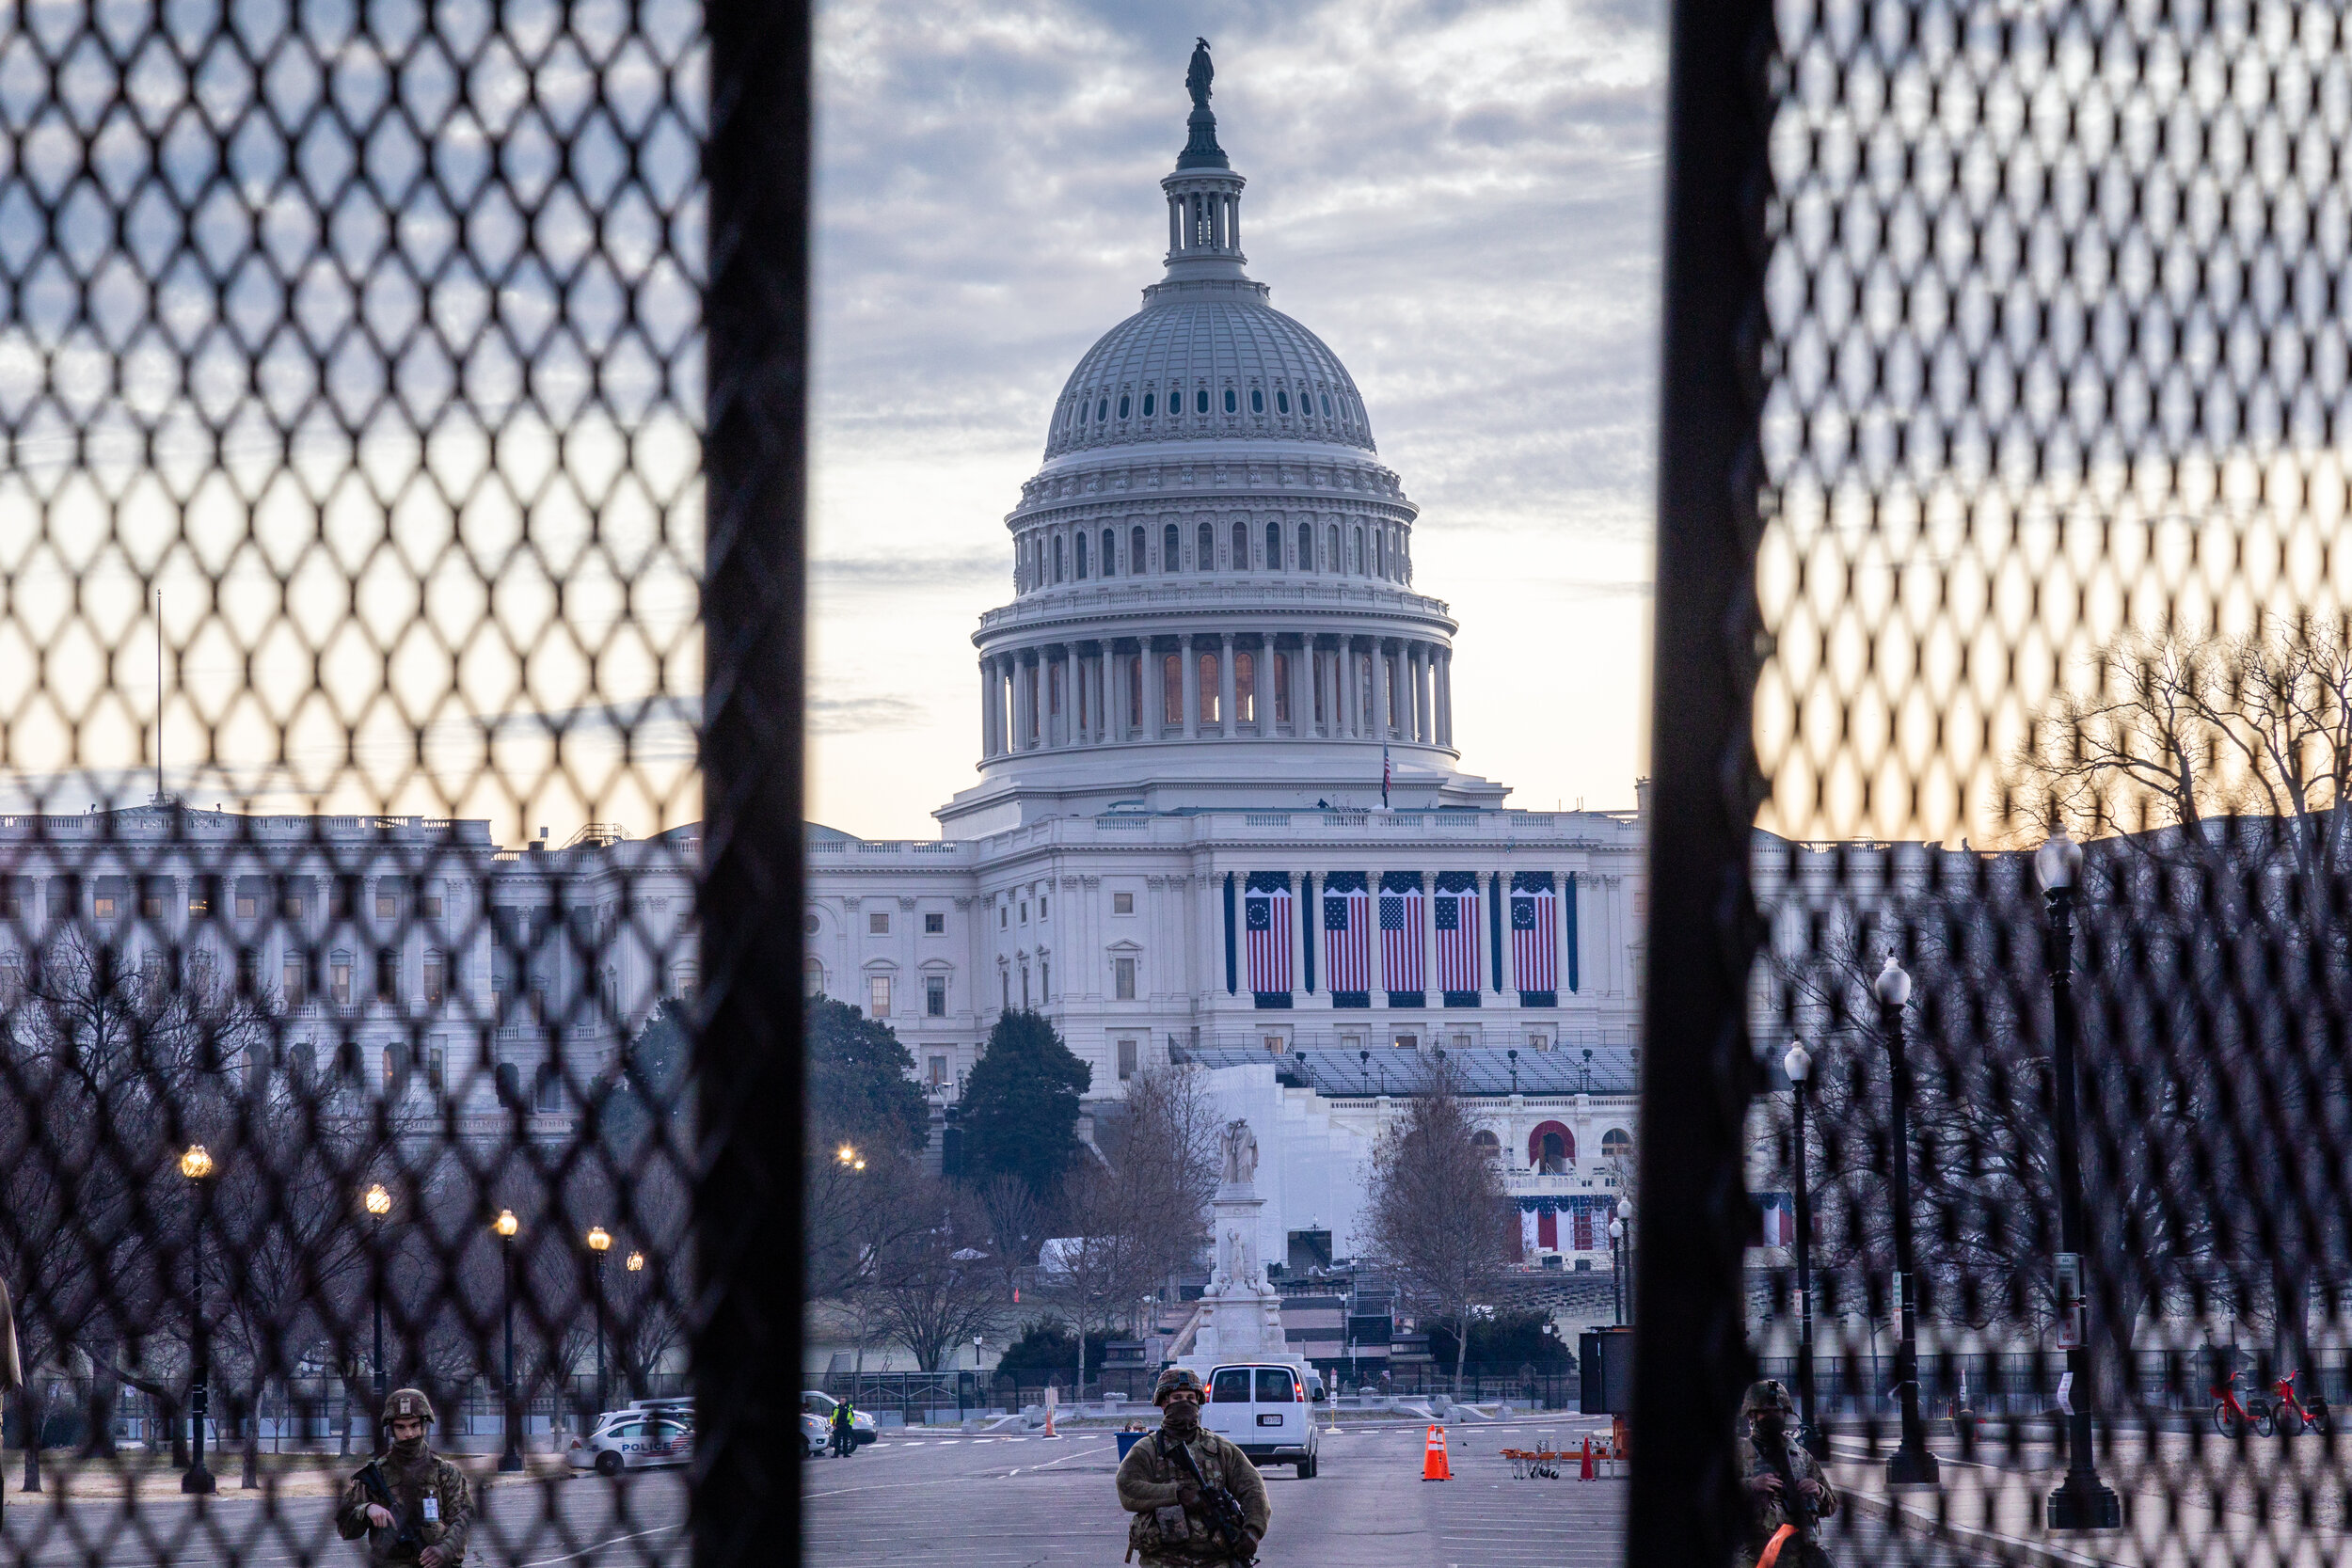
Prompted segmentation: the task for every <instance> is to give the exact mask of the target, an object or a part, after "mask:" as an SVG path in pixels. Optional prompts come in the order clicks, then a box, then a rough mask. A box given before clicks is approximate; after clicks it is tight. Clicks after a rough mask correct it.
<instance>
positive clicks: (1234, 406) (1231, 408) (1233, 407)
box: [1225, 387, 1241, 414]
mask: <svg viewBox="0 0 2352 1568" xmlns="http://www.w3.org/2000/svg"><path fill="white" fill-rule="evenodd" d="M1240 407H1241V404H1240V402H1239V400H1237V399H1236V398H1235V397H1234V396H1233V389H1232V388H1231V387H1228V388H1225V412H1227V413H1228V414H1232V413H1237V412H1239V410H1240Z"/></svg>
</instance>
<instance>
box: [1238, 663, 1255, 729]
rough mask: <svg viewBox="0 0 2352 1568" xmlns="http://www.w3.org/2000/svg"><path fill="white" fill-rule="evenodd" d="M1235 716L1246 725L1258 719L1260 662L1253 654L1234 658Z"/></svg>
mask: <svg viewBox="0 0 2352 1568" xmlns="http://www.w3.org/2000/svg"><path fill="white" fill-rule="evenodd" d="M1233 716H1234V718H1236V719H1238V720H1239V721H1241V722H1243V723H1245V724H1249V723H1254V722H1256V721H1257V718H1258V660H1257V657H1256V656H1255V655H1253V654H1235V655H1234V656H1233Z"/></svg>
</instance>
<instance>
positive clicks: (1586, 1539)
mask: <svg viewBox="0 0 2352 1568" xmlns="http://www.w3.org/2000/svg"><path fill="white" fill-rule="evenodd" d="M1603 1424H1604V1423H1602V1422H1599V1421H1597V1420H1590V1419H1586V1418H1582V1417H1579V1416H1575V1415H1572V1414H1571V1415H1557V1416H1549V1417H1545V1418H1538V1419H1533V1420H1527V1421H1514V1422H1494V1423H1483V1422H1482V1423H1478V1424H1474V1425H1470V1424H1466V1425H1462V1426H1457V1427H1455V1428H1454V1430H1453V1434H1452V1437H1451V1439H1450V1451H1451V1456H1452V1467H1453V1470H1454V1476H1455V1479H1454V1481H1447V1482H1423V1481H1422V1480H1421V1467H1422V1443H1423V1437H1424V1433H1425V1432H1426V1428H1425V1427H1424V1426H1422V1425H1419V1424H1415V1425H1409V1426H1406V1425H1393V1426H1391V1425H1383V1426H1377V1427H1368V1426H1356V1425H1353V1424H1351V1425H1348V1426H1346V1427H1343V1430H1342V1431H1341V1433H1340V1434H1339V1435H1337V1436H1332V1435H1330V1434H1329V1433H1326V1434H1325V1436H1324V1439H1323V1443H1324V1447H1323V1450H1322V1471H1321V1474H1319V1475H1318V1476H1316V1478H1315V1479H1314V1480H1312V1481H1299V1480H1297V1479H1296V1478H1295V1475H1294V1474H1293V1472H1292V1471H1291V1470H1290V1469H1289V1468H1288V1467H1284V1468H1281V1469H1269V1470H1266V1471H1264V1472H1263V1474H1264V1476H1265V1481H1266V1494H1267V1498H1268V1500H1269V1502H1270V1503H1271V1504H1272V1506H1273V1510H1274V1524H1273V1528H1271V1529H1270V1530H1269V1531H1268V1532H1267V1535H1266V1540H1265V1545H1264V1547H1263V1551H1262V1552H1261V1553H1260V1560H1261V1561H1262V1562H1263V1563H1264V1564H1265V1565H1266V1568H1288V1565H1292V1564H1297V1565H1307V1564H1312V1565H1314V1568H1528V1564H1530V1563H1535V1562H1540V1563H1543V1564H1545V1568H1603V1565H1609V1568H1614V1564H1616V1563H1617V1562H1619V1561H1620V1560H1622V1558H1623V1555H1624V1531H1623V1513H1624V1508H1625V1495H1626V1484H1625V1482H1624V1481H1622V1480H1604V1481H1589V1482H1588V1481H1578V1480H1576V1479H1575V1471H1574V1470H1573V1469H1572V1468H1569V1469H1564V1470H1563V1472H1562V1474H1563V1479H1561V1480H1559V1481H1521V1480H1518V1479H1516V1478H1515V1477H1514V1476H1513V1475H1512V1471H1511V1465H1510V1463H1509V1461H1507V1460H1505V1459H1504V1458H1503V1457H1502V1449H1505V1448H1518V1449H1533V1448H1535V1447H1537V1446H1539V1445H1541V1446H1545V1447H1560V1448H1565V1447H1571V1446H1573V1445H1575V1444H1577V1443H1580V1442H1581V1441H1582V1439H1583V1437H1584V1434H1585V1433H1588V1432H1594V1431H1597V1430H1600V1429H1601V1427H1602V1426H1603ZM1117 1469H1118V1464H1117V1448H1116V1445H1115V1443H1114V1441H1113V1437H1112V1434H1111V1433H1108V1432H1098V1431H1086V1432H1079V1433H1065V1434H1063V1435H1061V1436H1058V1437H1044V1436H1041V1435H1024V1436H1007V1437H961V1436H945V1437H943V1436H932V1435H926V1434H921V1433H916V1434H912V1435H907V1436H900V1435H898V1433H884V1434H883V1436H882V1439H881V1441H879V1442H877V1443H875V1444H873V1445H872V1446H870V1447H868V1448H866V1449H861V1450H859V1452H858V1454H857V1456H856V1457H855V1458H853V1459H848V1460H833V1459H826V1460H812V1461H810V1462H809V1464H808V1465H807V1466H806V1468H805V1470H804V1471H803V1497H804V1499H805V1502H806V1511H805V1513H804V1516H803V1538H804V1560H807V1561H810V1562H827V1563H841V1564H857V1565H860V1568H898V1565H904V1568H913V1565H916V1564H921V1565H925V1568H929V1565H931V1564H936V1563H938V1562H942V1561H953V1562H954V1563H956V1564H957V1568H1052V1565H1056V1564H1079V1563H1084V1564H1088V1565H1089V1568H1092V1565H1107V1564H1113V1563H1117V1562H1118V1561H1120V1559H1121V1558H1122V1557H1123V1556H1124V1555H1125V1553H1126V1549H1127V1515H1126V1514H1125V1513H1122V1512H1121V1511H1120V1507H1119V1502H1118V1499H1117V1497H1115V1496H1114V1495H1113V1493H1112V1485H1111V1478H1112V1476H1113V1475H1114V1474H1115V1473H1116V1471H1117ZM1883 1530H1884V1527H1883V1524H1882V1523H1881V1522H1880V1521H1878V1520H1877V1519H1874V1518H1856V1519H1855V1520H1854V1521H1852V1528H1851V1529H1850V1530H1845V1531H1840V1532H1839V1533H1838V1534H1837V1535H1836V1537H1834V1538H1833V1540H1832V1542H1831V1551H1832V1555H1833V1557H1834V1558H1836V1560H1837V1562H1838V1563H1839V1565H1840V1568H1858V1565H1876V1564H1892V1563H1902V1564H1917V1565H1919V1568H1971V1564H1972V1562H1973V1560H1970V1559H1966V1558H1962V1557H1955V1556H1953V1555H1951V1554H1950V1553H1949V1552H1948V1550H1947V1549H1945V1548H1942V1547H1937V1546H1932V1545H1931V1544H1928V1543H1926V1542H1924V1541H1922V1540H1920V1539H1919V1538H1917V1537H1916V1536H1914V1537H1911V1538H1909V1539H1906V1540H1905V1541H1904V1542H1902V1543H1901V1544H1899V1546H1897V1547H1896V1549H1894V1550H1893V1551H1889V1550H1888V1549H1887V1548H1888V1546H1889V1543H1888V1542H1887V1541H1886V1540H1885V1537H1884V1533H1883Z"/></svg>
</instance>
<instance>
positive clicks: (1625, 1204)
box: [1617, 1197, 1633, 1323]
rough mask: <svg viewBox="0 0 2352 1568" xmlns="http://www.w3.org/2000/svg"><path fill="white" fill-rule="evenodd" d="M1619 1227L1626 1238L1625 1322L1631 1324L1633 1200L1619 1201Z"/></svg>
mask: <svg viewBox="0 0 2352 1568" xmlns="http://www.w3.org/2000/svg"><path fill="white" fill-rule="evenodd" d="M1617 1225H1618V1227H1619V1233H1620V1234H1622V1235H1623V1236H1624V1238H1625V1267H1624V1269H1623V1270H1622V1271H1621V1273H1622V1275H1623V1276H1624V1279H1625V1285H1624V1291H1625V1322H1627V1323H1631V1322H1632V1321H1633V1200H1632V1199H1631V1198H1629V1197H1620V1198H1618V1199H1617Z"/></svg>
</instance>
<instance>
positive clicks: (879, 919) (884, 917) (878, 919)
mask: <svg viewBox="0 0 2352 1568" xmlns="http://www.w3.org/2000/svg"><path fill="white" fill-rule="evenodd" d="M866 934H867V935H868V936H877V937H886V936H888V935H889V934H890V911H887V910H876V911H874V912H872V913H871V914H868V915H867V916H866Z"/></svg>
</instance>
